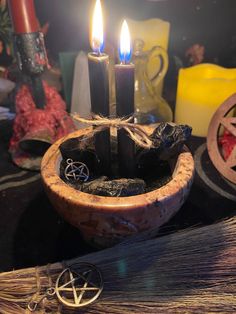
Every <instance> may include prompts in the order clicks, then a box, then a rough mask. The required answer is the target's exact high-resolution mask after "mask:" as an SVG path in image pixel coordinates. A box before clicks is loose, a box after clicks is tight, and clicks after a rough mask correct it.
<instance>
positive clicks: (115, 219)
mask: <svg viewBox="0 0 236 314" xmlns="http://www.w3.org/2000/svg"><path fill="white" fill-rule="evenodd" d="M88 130H89V129H82V130H79V131H76V132H74V133H71V134H70V135H69V136H67V137H64V138H62V139H60V140H59V141H57V142H56V143H54V144H53V145H52V146H51V147H50V148H49V150H48V151H47V152H46V154H45V155H44V157H43V160H42V165H41V173H42V179H43V183H44V186H45V189H46V192H47V194H48V197H49V199H50V201H51V203H52V204H53V206H54V207H55V209H56V210H57V211H58V213H59V214H60V215H61V216H62V217H64V219H65V220H67V221H68V222H69V223H71V224H72V225H73V226H75V227H77V228H79V230H80V231H81V233H82V235H83V237H84V239H85V240H86V241H88V242H89V243H90V244H93V245H95V246H99V247H108V246H112V245H114V244H116V243H119V242H121V241H123V240H124V239H126V238H127V237H129V236H131V235H135V234H139V233H142V232H144V233H145V234H146V233H148V232H149V231H150V233H152V234H153V231H156V230H158V228H159V227H160V226H161V225H163V224H164V223H166V222H167V221H168V220H169V219H170V218H171V217H172V216H173V215H174V214H175V213H176V212H177V211H178V210H179V209H180V207H181V206H182V204H183V203H184V202H185V200H186V198H187V196H188V194H189V191H190V187H191V185H192V181H193V176H194V161H193V157H192V155H191V153H190V152H189V151H188V149H187V148H186V147H184V149H183V151H182V152H181V154H180V155H179V156H178V159H177V162H176V163H175V166H174V167H173V174H172V177H173V179H172V180H171V181H170V182H169V183H168V184H166V185H165V186H163V187H161V188H159V189H157V190H154V191H152V192H148V193H145V194H141V195H137V196H129V197H103V196H96V195H91V194H87V193H83V192H80V191H77V190H75V189H73V188H72V187H70V186H69V185H67V184H66V183H65V182H64V181H62V180H61V179H60V177H59V167H60V162H61V160H62V157H61V153H60V151H59V145H60V144H61V143H62V142H63V141H65V140H67V139H69V138H73V137H79V136H81V135H83V134H85V133H86V132H88Z"/></svg>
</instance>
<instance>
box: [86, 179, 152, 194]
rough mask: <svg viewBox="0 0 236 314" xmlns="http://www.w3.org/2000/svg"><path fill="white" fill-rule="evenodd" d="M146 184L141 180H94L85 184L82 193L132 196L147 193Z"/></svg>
mask: <svg viewBox="0 0 236 314" xmlns="http://www.w3.org/2000/svg"><path fill="white" fill-rule="evenodd" d="M145 188H146V184H145V182H144V181H143V180H141V179H118V180H112V181H104V180H100V179H98V180H94V181H92V182H89V183H84V184H83V186H82V189H81V190H82V191H83V192H86V193H90V194H95V195H100V196H117V197H122V196H123V197H124V196H132V195H138V194H143V193H145Z"/></svg>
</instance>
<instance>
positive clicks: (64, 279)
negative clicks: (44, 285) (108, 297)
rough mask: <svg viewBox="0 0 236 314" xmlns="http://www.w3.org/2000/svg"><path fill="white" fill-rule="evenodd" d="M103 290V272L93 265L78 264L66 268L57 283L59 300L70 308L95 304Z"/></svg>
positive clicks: (56, 289)
mask: <svg viewBox="0 0 236 314" xmlns="http://www.w3.org/2000/svg"><path fill="white" fill-rule="evenodd" d="M102 290H103V280H102V275H101V272H100V271H99V270H98V268H97V267H95V266H94V265H92V264H89V263H77V264H74V265H72V266H71V267H70V268H66V269H65V270H64V271H63V272H62V273H61V274H60V275H59V277H58V279H57V281H56V288H55V291H56V295H57V297H58V300H59V301H60V302H61V303H62V304H63V305H65V306H68V307H74V308H79V307H84V306H87V305H89V304H91V303H93V302H94V301H95V300H97V298H98V297H99V296H100V294H101V292H102Z"/></svg>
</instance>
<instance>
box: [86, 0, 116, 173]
mask: <svg viewBox="0 0 236 314" xmlns="http://www.w3.org/2000/svg"><path fill="white" fill-rule="evenodd" d="M91 45H92V48H93V51H94V52H93V53H89V54H88V63H89V80H90V93H91V111H92V112H93V113H95V114H99V115H102V116H105V117H108V116H109V80H108V65H109V57H108V55H106V54H105V53H102V52H101V51H102V49H103V22H102V10H101V3H100V0H97V2H96V5H95V10H94V16H93V28H92V40H91ZM95 149H96V153H97V155H98V158H99V160H100V170H101V172H102V173H103V174H108V175H109V173H110V167H111V166H110V164H111V158H110V155H111V150H110V130H104V131H102V132H100V133H98V134H96V135H95Z"/></svg>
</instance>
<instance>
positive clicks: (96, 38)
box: [91, 0, 103, 54]
mask: <svg viewBox="0 0 236 314" xmlns="http://www.w3.org/2000/svg"><path fill="white" fill-rule="evenodd" d="M91 45H92V49H93V51H94V52H96V53H98V54H100V53H101V51H102V50H103V17H102V6H101V2H100V0H96V4H95V8H94V12H93V26H92V41H91Z"/></svg>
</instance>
